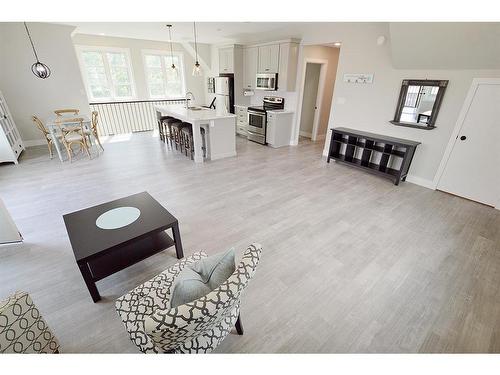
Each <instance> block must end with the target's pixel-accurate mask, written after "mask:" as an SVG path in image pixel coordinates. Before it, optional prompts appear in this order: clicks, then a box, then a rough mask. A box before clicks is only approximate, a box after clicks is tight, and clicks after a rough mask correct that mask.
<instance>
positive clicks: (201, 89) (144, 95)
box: [73, 34, 206, 105]
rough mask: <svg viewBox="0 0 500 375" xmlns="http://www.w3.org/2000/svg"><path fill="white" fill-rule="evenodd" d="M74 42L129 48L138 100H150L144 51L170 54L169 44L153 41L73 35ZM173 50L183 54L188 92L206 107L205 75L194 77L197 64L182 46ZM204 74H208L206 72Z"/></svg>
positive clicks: (202, 49)
mask: <svg viewBox="0 0 500 375" xmlns="http://www.w3.org/2000/svg"><path fill="white" fill-rule="evenodd" d="M73 42H74V44H75V45H76V46H77V45H85V46H104V47H118V48H127V49H128V50H129V51H130V59H131V64H132V71H133V76H134V81H135V87H136V91H137V100H148V99H150V98H149V95H148V89H147V83H146V73H145V71H144V63H143V57H142V50H160V51H166V52H170V44H169V43H165V42H157V41H151V40H140V39H129V38H115V37H107V36H100V35H86V34H75V35H73ZM173 50H174V51H176V52H181V53H182V54H183V59H184V75H185V78H186V90H187V91H191V92H192V93H193V94H194V96H195V99H196V100H195V101H194V102H195V103H197V104H199V105H204V104H205V103H206V97H205V93H206V89H205V86H206V84H205V75H203V76H201V77H193V75H192V69H193V65H194V62H195V61H194V58H193V56H191V54H190V53H189V52H188V51H187V50H186V49H185V48H184V47H183V46H182V45H181V44H178V43H173ZM205 50H206V47H203V48H200V51H203V52H205ZM204 73H205V74H206V72H205V71H204Z"/></svg>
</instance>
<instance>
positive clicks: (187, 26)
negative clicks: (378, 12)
mask: <svg viewBox="0 0 500 375" xmlns="http://www.w3.org/2000/svg"><path fill="white" fill-rule="evenodd" d="M167 23H169V22H168V21H166V22H165V23H159V22H135V23H134V22H76V23H68V24H69V25H73V26H76V30H75V32H76V33H82V34H94V35H107V36H115V37H124V38H135V39H145V40H157V41H168V29H167V27H166V24H167ZM172 25H173V27H172V39H173V40H174V41H175V42H192V41H193V39H194V37H193V24H192V23H191V22H172ZM196 25H197V35H198V41H199V42H200V43H208V44H230V43H240V44H251V43H257V42H266V41H275V40H280V39H287V38H297V39H301V40H302V41H303V43H304V44H323V45H332V44H333V43H334V42H344V39H345V42H346V43H347V42H351V43H352V41H353V40H356V39H358V38H365V39H366V38H371V39H373V43H375V42H376V39H377V37H379V36H386V37H387V39H388V46H389V47H390V50H391V55H392V56H391V57H392V62H393V65H394V67H396V68H398V69H499V68H500V42H499V40H500V23H493V22H491V23H464V22H462V23H443V22H429V23H422V22H408V23H387V22H379V23H367V22H365V23H342V22H199V23H196ZM360 45H361V44H360Z"/></svg>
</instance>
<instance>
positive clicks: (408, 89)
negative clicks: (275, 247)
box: [390, 79, 448, 130]
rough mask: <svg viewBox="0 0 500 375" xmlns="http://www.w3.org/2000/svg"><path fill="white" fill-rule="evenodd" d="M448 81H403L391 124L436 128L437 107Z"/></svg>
mask: <svg viewBox="0 0 500 375" xmlns="http://www.w3.org/2000/svg"><path fill="white" fill-rule="evenodd" d="M446 86H448V81H444V80H428V79H424V80H418V79H405V80H403V83H402V85H401V92H400V93H399V99H398V105H397V107H396V113H395V114H394V120H392V121H390V122H391V124H394V125H398V126H407V127H410V128H418V129H426V130H431V129H434V128H435V127H436V126H435V125H434V124H435V123H436V118H437V115H438V112H439V107H440V106H441V102H442V101H443V95H444V91H445V90H446Z"/></svg>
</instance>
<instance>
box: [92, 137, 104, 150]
mask: <svg viewBox="0 0 500 375" xmlns="http://www.w3.org/2000/svg"><path fill="white" fill-rule="evenodd" d="M94 138H95V140H96V141H97V143H98V144H99V147H100V148H101V150H102V151H104V147H102V144H101V140H100V139H99V136H98V135H97V134H94Z"/></svg>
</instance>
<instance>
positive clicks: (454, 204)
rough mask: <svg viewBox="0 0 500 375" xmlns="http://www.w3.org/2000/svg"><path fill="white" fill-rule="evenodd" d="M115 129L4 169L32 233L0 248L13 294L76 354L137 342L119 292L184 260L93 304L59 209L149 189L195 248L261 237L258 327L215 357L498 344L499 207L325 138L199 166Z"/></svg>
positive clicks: (35, 153) (9, 202) (248, 302)
mask: <svg viewBox="0 0 500 375" xmlns="http://www.w3.org/2000/svg"><path fill="white" fill-rule="evenodd" d="M128 138H129V137H127V136H121V137H115V138H114V139H111V141H110V142H108V143H106V144H105V145H104V147H105V149H106V151H105V152H104V153H103V154H102V155H101V156H100V157H98V158H96V159H94V160H91V161H88V160H85V158H82V157H81V156H80V157H79V158H77V159H78V160H76V161H74V162H73V164H69V163H64V164H62V163H60V162H59V161H58V160H57V159H53V160H48V156H47V151H46V148H44V147H36V148H31V149H28V150H27V151H26V153H25V154H24V155H23V156H22V158H21V164H20V165H19V166H14V165H1V166H0V196H1V197H2V199H3V200H4V202H5V204H6V206H7V207H8V209H9V210H10V212H11V214H12V216H13V218H14V220H15V221H16V223H17V225H18V227H19V229H20V230H21V232H22V234H23V236H24V238H25V242H24V243H23V244H21V245H8V246H2V247H0V298H3V297H5V296H7V295H8V294H10V293H11V292H14V291H15V290H26V291H28V292H29V293H30V294H31V295H32V297H33V299H34V301H35V303H36V304H37V305H38V306H39V308H40V310H41V312H42V314H43V315H44V316H45V318H46V320H47V322H48V324H49V325H50V327H51V329H52V330H53V331H54V333H55V335H56V336H57V337H58V338H59V340H60V342H61V350H62V351H63V352H96V353H101V352H130V353H136V352H137V349H136V348H135V346H134V345H133V344H132V343H131V342H130V341H129V338H128V335H127V333H126V332H125V330H124V328H123V327H122V324H121V322H120V320H119V319H118V316H117V315H116V313H115V310H114V304H113V302H114V300H115V299H116V298H117V297H119V296H120V295H122V294H124V293H125V292H127V291H128V290H130V289H132V288H134V287H135V286H136V285H138V284H140V283H142V282H144V281H146V280H148V279H149V278H151V277H152V276H154V275H156V274H157V273H159V272H161V271H162V270H164V269H165V268H167V267H168V266H170V265H171V264H173V263H174V262H176V258H175V256H174V250H173V249H171V250H168V251H165V252H163V253H160V254H157V255H155V256H154V257H152V258H149V259H147V260H145V261H143V262H140V263H138V264H136V265H134V266H132V267H130V268H128V269H126V270H124V271H121V272H119V273H117V274H115V275H113V276H111V277H108V278H106V279H104V280H103V281H100V282H99V283H98V287H99V290H100V292H101V295H102V296H104V299H103V301H102V302H100V303H97V304H94V303H93V302H92V300H91V298H90V295H89V293H88V291H87V289H86V287H85V284H84V282H83V279H82V277H81V275H80V273H79V271H78V268H77V266H76V263H75V259H74V257H73V253H72V251H71V248H70V243H69V240H68V237H67V234H66V230H65V227H64V223H63V220H62V215H63V214H65V213H68V212H71V211H75V210H79V209H81V208H84V207H89V206H92V205H95V204H99V203H102V202H105V201H108V200H111V199H115V198H119V197H123V196H126V195H129V194H133V193H137V192H140V191H144V190H147V191H148V192H149V193H151V195H153V196H154V197H155V198H156V199H157V200H159V201H160V202H161V203H162V204H163V205H164V206H165V207H166V208H167V209H168V210H170V211H171V212H172V213H173V214H174V215H175V216H176V217H177V218H178V219H179V222H180V230H181V235H182V240H183V244H184V252H185V254H187V255H188V254H191V253H192V252H194V251H197V250H201V249H202V250H205V251H206V252H207V253H209V254H213V253H215V252H219V251H222V250H226V249H227V248H229V247H232V246H235V247H236V248H237V249H238V250H239V251H241V250H243V249H244V248H245V246H246V245H247V244H249V243H250V242H253V241H257V242H260V243H261V244H262V245H263V247H264V252H263V256H262V261H261V264H260V265H259V269H258V271H257V273H256V275H255V278H254V279H253V280H252V282H251V283H250V284H249V287H248V289H247V291H246V293H245V294H244V296H243V302H242V320H243V325H244V327H245V335H244V336H237V335H235V334H233V335H230V336H229V337H228V338H227V339H226V340H225V341H224V342H223V343H222V345H221V346H220V347H219V349H218V350H217V351H218V352H245V353H249V352H266V353H270V352H287V353H288V352H329V353H334V352H336V353H345V352H382V353H386V352H390V353H399V352H411V353H414V352H499V351H500V287H499V286H500V234H499V228H500V212H499V211H497V210H494V209H492V208H489V207H486V206H483V205H480V204H476V203H474V202H471V201H467V200H464V199H461V198H458V197H454V196H451V195H448V194H445V193H441V192H437V191H431V190H428V189H425V188H422V187H419V186H416V185H413V184H410V183H401V185H400V186H399V187H396V186H394V185H392V183H391V182H390V181H388V180H385V179H381V178H379V177H376V176H372V175H369V174H365V173H363V172H361V171H358V170H355V169H351V168H349V167H347V166H342V165H338V164H335V163H334V162H332V163H331V164H327V163H326V161H325V160H324V159H321V151H322V146H323V145H322V143H311V142H310V141H309V142H307V141H306V142H303V143H301V144H300V145H299V146H297V147H286V148H281V149H272V148H269V147H263V146H260V145H258V144H255V143H247V141H245V140H243V139H241V138H238V142H237V151H238V156H237V157H235V158H229V159H224V160H219V161H216V162H209V163H206V164H204V165H196V164H194V163H193V162H192V161H190V160H189V159H188V158H186V157H185V156H183V155H181V154H180V153H179V152H175V151H174V152H173V151H171V150H169V149H168V148H166V147H163V146H162V145H161V144H160V142H159V141H158V138H156V137H154V136H152V134H151V133H143V134H136V135H133V136H132V137H131V138H130V139H128Z"/></svg>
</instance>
